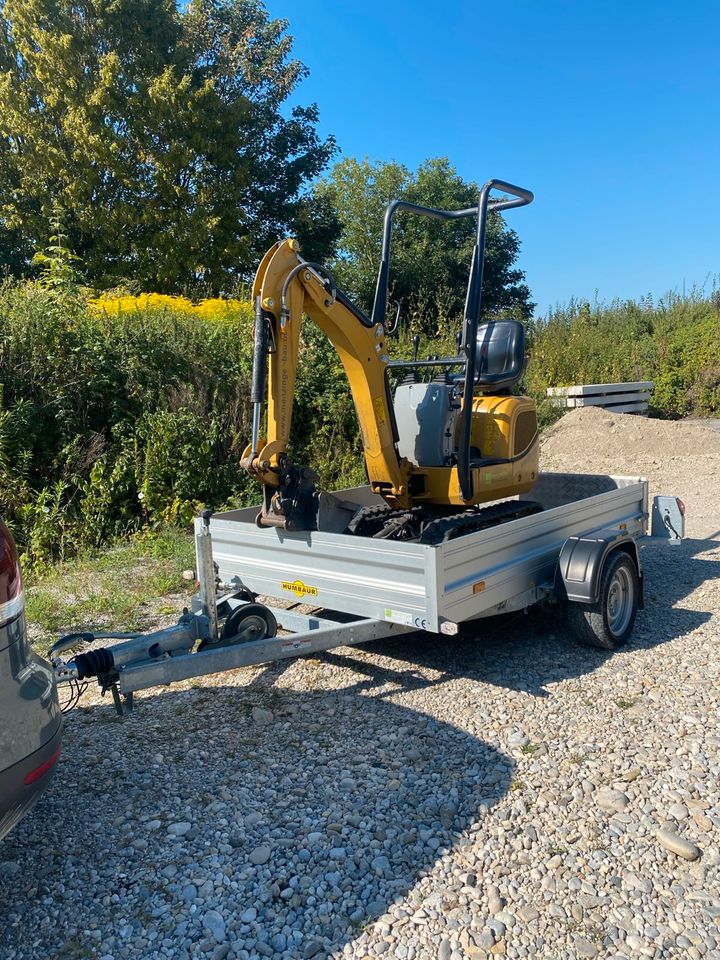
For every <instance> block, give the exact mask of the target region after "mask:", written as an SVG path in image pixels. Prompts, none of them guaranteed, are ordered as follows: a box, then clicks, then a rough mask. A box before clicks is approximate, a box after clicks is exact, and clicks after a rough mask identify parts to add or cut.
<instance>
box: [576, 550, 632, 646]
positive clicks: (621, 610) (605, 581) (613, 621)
mask: <svg viewBox="0 0 720 960" xmlns="http://www.w3.org/2000/svg"><path fill="white" fill-rule="evenodd" d="M639 595H640V585H639V580H638V572H637V567H636V566H635V561H634V560H633V559H632V557H631V556H629V555H628V554H627V553H625V552H624V551H622V550H616V551H615V552H614V553H611V554H610V556H609V557H608V558H607V560H606V561H605V566H604V568H603V572H602V577H601V579H600V591H599V596H598V600H597V603H589V604H588V603H570V604H568V621H569V623H570V627H571V629H572V631H573V633H574V634H575V637H576V638H577V639H578V640H579V641H580V643H584V644H585V645H586V646H589V647H599V648H600V649H602V650H617V648H618V647H621V646H622V645H623V644H624V643H626V642H627V640H628V638H629V636H630V634H631V633H632V629H633V626H634V624H635V615H636V614H637V609H638V598H639Z"/></svg>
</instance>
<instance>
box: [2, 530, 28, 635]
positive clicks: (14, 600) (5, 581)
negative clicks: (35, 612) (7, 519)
mask: <svg viewBox="0 0 720 960" xmlns="http://www.w3.org/2000/svg"><path fill="white" fill-rule="evenodd" d="M23 606H24V599H23V582H22V575H21V573H20V564H19V562H18V555H17V549H16V548H15V541H14V540H13V538H12V534H11V533H10V531H9V530H8V528H7V527H6V526H5V523H4V522H3V521H2V520H0V626H2V625H3V624H4V623H7V622H8V621H9V620H12V619H14V618H15V617H16V616H17V615H18V614H19V613H21V612H22V610H23Z"/></svg>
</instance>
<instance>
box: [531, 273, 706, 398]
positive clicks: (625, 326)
mask: <svg viewBox="0 0 720 960" xmlns="http://www.w3.org/2000/svg"><path fill="white" fill-rule="evenodd" d="M529 333H530V337H529V340H530V354H531V362H530V366H529V369H528V374H527V377H526V380H527V388H528V391H529V392H530V393H532V394H533V395H534V396H536V397H537V398H538V401H543V398H544V397H545V389H546V387H548V386H567V385H569V384H573V383H614V382H626V381H635V380H652V381H653V382H654V389H653V394H652V400H651V413H652V414H654V415H655V416H661V417H682V416H686V415H688V414H695V415H698V416H715V415H717V414H719V413H720V292H718V291H717V290H716V289H714V288H713V289H712V291H711V292H710V293H709V294H708V293H706V292H705V290H704V289H702V288H694V289H693V290H692V291H691V292H690V294H688V295H686V296H679V295H678V294H675V293H670V294H667V295H666V296H665V297H663V298H662V299H660V300H659V301H658V302H657V303H654V302H653V300H652V298H650V297H648V298H644V299H641V300H640V301H633V300H628V301H613V302H612V303H602V302H595V303H589V302H587V301H580V300H572V301H570V303H569V304H567V305H566V306H562V307H557V308H556V309H554V310H552V311H551V312H550V314H549V316H548V317H547V318H544V319H542V320H536V321H533V322H532V324H531V327H530V331H529Z"/></svg>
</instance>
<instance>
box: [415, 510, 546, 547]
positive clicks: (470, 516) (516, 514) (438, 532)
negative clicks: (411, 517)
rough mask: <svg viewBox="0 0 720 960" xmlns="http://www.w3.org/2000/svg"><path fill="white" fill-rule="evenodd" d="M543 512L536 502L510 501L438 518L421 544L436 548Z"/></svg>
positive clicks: (422, 537) (424, 532)
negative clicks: (467, 535) (457, 538)
mask: <svg viewBox="0 0 720 960" xmlns="http://www.w3.org/2000/svg"><path fill="white" fill-rule="evenodd" d="M541 511H542V506H541V505H540V504H539V503H536V502H535V501H534V500H509V501H507V502H506V503H496V504H493V505H492V506H490V507H483V508H482V509H480V510H468V511H465V512H464V513H460V514H458V515H457V516H454V517H438V518H437V519H436V520H431V521H430V523H428V525H427V526H426V527H425V529H424V530H423V532H422V534H421V535H420V540H419V543H423V544H427V545H430V546H436V545H437V544H439V543H445V542H446V541H447V540H454V539H455V538H456V537H462V536H465V534H468V533H477V531H478V530H487V529H488V528H489V527H495V526H498V525H499V524H501V523H509V522H510V520H519V519H520V518H521V517H529V516H532V514H534V513H540V512H541Z"/></svg>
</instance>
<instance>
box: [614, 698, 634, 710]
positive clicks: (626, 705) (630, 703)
mask: <svg viewBox="0 0 720 960" xmlns="http://www.w3.org/2000/svg"><path fill="white" fill-rule="evenodd" d="M636 702H637V701H636V700H626V699H625V697H618V699H617V700H616V701H615V703H616V705H617V706H618V707H620V709H621V710H629V709H630V707H634V706H635V704H636Z"/></svg>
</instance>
